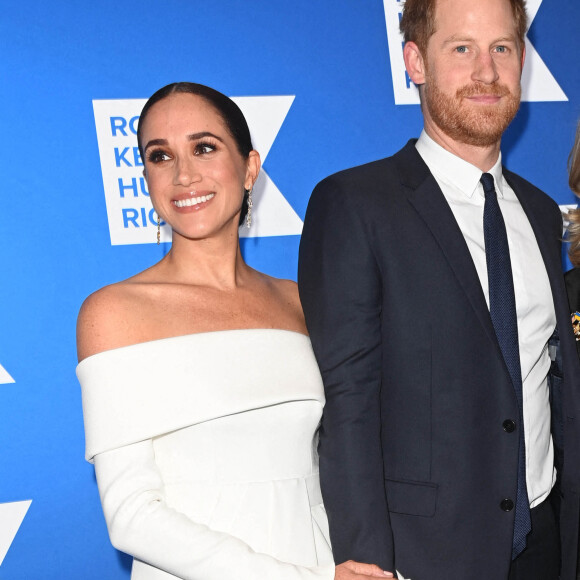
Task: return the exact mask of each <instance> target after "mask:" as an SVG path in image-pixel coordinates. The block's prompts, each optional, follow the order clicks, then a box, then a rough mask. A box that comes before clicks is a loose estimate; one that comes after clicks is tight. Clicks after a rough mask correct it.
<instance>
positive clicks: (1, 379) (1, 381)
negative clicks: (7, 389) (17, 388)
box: [0, 365, 15, 385]
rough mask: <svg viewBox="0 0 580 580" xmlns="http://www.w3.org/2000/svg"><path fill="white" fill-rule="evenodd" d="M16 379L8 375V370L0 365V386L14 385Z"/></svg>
mask: <svg viewBox="0 0 580 580" xmlns="http://www.w3.org/2000/svg"><path fill="white" fill-rule="evenodd" d="M14 382H15V381H14V379H13V378H12V377H11V376H10V375H9V374H8V372H7V371H6V369H5V368H4V367H3V366H2V365H0V385H5V384H8V383H14Z"/></svg>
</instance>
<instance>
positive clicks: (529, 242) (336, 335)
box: [298, 0, 580, 580]
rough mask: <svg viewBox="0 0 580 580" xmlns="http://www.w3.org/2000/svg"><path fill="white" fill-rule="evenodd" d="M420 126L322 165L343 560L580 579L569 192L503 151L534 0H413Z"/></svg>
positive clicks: (325, 342) (325, 304)
mask: <svg viewBox="0 0 580 580" xmlns="http://www.w3.org/2000/svg"><path fill="white" fill-rule="evenodd" d="M401 29H402V31H403V33H404V35H405V47H404V56H405V64H406V67H407V71H408V73H409V76H410V77H411V79H412V80H413V82H414V83H415V84H416V85H417V86H418V87H419V91H420V95H421V105H422V111H423V116H424V131H423V132H422V134H421V136H420V137H419V139H418V140H416V141H415V140H412V141H410V142H409V143H408V144H407V145H406V146H405V147H404V148H403V149H402V150H401V151H399V152H398V153H397V154H395V155H394V156H393V157H390V158H388V159H383V160H380V161H376V162H374V163H370V164H367V165H364V166H361V167H356V168H354V169H350V170H346V171H343V172H340V173H338V174H336V175H333V176H331V177H329V178H327V179H325V180H324V181H322V182H321V183H320V184H319V185H318V186H317V187H316V189H315V190H314V192H313V194H312V198H311V200H310V202H309V206H308V211H307V215H306V219H305V223H304V231H303V235H302V241H301V245H300V263H299V275H298V281H299V286H300V296H301V300H302V304H303V307H304V311H305V314H306V321H307V325H308V329H309V332H310V334H311V338H312V344H313V347H314V351H315V353H316V357H317V360H318V362H319V365H320V369H321V372H322V376H323V380H324V384H325V389H326V397H327V402H326V407H325V411H324V416H323V420H322V427H321V432H320V456H321V463H320V465H321V481H322V490H323V497H324V502H325V505H326V508H327V511H328V515H329V521H330V532H331V540H332V545H333V551H334V554H335V559H336V561H337V562H343V561H346V560H349V559H352V560H358V561H363V562H370V563H375V564H378V565H379V566H381V567H382V568H383V569H385V570H390V571H393V572H394V570H395V569H396V570H398V571H399V572H400V573H401V574H402V575H403V576H404V577H405V578H411V579H412V580H443V579H444V578H445V579H452V580H479V579H481V580H483V579H484V578H485V579H491V580H507V579H510V580H536V579H538V580H539V579H542V580H556V579H557V578H559V577H560V578H561V579H562V580H573V579H575V578H576V553H577V542H578V521H579V513H580V512H579V491H580V455H579V445H578V443H579V441H580V432H579V428H578V421H577V420H576V417H578V416H579V413H578V412H579V407H580V388H579V387H580V385H579V381H580V368H579V364H578V357H577V354H576V348H575V343H574V338H573V335H572V326H571V323H570V313H569V309H568V305H567V301H566V295H565V289H564V283H563V277H562V272H561V265H560V264H561V253H560V251H561V249H560V242H559V239H560V237H561V234H562V220H561V215H560V212H559V208H558V206H557V205H556V204H555V203H554V202H553V200H551V199H550V198H549V197H548V196H546V195H545V194H544V193H543V192H541V191H540V190H538V189H537V188H536V187H534V186H533V185H531V184H530V183H528V182H526V181H525V180H524V179H522V178H521V177H519V176H517V175H515V174H514V173H511V172H509V171H508V170H506V169H505V168H503V167H502V163H501V153H500V142H501V137H502V134H503V132H504V131H505V129H506V128H507V126H508V125H509V123H510V122H511V120H512V119H513V117H514V116H515V114H516V112H517V109H518V107H519V102H520V93H521V90H520V79H521V72H522V66H523V63H524V59H525V43H524V35H525V31H526V14H525V7H524V0H486V1H482V0H406V4H405V8H404V13H403V18H402V21H401Z"/></svg>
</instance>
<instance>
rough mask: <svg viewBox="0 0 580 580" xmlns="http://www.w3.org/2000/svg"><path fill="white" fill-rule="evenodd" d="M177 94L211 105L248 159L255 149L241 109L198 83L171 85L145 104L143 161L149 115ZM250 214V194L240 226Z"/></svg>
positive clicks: (155, 94) (243, 208) (243, 204)
mask: <svg viewBox="0 0 580 580" xmlns="http://www.w3.org/2000/svg"><path fill="white" fill-rule="evenodd" d="M175 93H188V94H190V95H196V96H198V97H201V98H202V99H204V100H205V101H206V102H207V103H208V104H209V105H211V106H212V107H213V108H214V109H215V111H216V113H217V114H218V115H219V116H220V117H221V118H222V120H223V122H224V124H225V126H226V128H227V130H228V132H229V134H230V135H231V136H232V137H233V139H234V141H235V142H236V145H237V147H238V151H239V152H240V154H241V156H242V157H243V158H244V159H247V158H248V156H249V155H250V151H252V150H253V149H254V147H253V146H252V138H251V136H250V129H249V128H248V123H247V122H246V118H245V117H244V114H243V113H242V111H241V110H240V107H238V105H236V103H234V101H232V100H231V99H230V98H229V97H226V96H225V95H224V94H222V93H220V92H219V91H216V90H215V89H212V88H211V87H207V86H205V85H200V84H198V83H187V82H181V83H171V84H170V85H167V86H165V87H163V88H161V89H159V90H158V91H157V92H155V93H153V95H151V97H150V98H149V100H148V101H147V102H146V103H145V106H144V107H143V110H142V111H141V116H140V117H139V126H138V127H137V144H138V146H139V153H140V154H141V159H143V160H144V159H145V157H144V156H143V146H142V142H141V134H142V128H143V125H144V122H145V119H146V118H147V115H148V114H149V110H150V109H151V107H152V106H153V105H154V104H155V103H158V102H159V101H162V100H163V99H165V98H167V97H169V96H170V95H173V94H175ZM247 213H248V192H247V191H246V194H245V195H244V201H243V202H242V212H241V214H240V225H241V224H242V223H243V222H244V220H245V219H246V214H247Z"/></svg>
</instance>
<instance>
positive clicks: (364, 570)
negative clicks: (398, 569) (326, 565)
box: [334, 560, 394, 580]
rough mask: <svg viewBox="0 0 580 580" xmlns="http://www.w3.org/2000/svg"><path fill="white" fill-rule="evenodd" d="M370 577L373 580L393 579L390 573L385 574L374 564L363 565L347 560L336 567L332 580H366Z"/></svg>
mask: <svg viewBox="0 0 580 580" xmlns="http://www.w3.org/2000/svg"><path fill="white" fill-rule="evenodd" d="M370 576H372V577H374V578H393V577H394V576H393V574H392V572H385V571H384V570H381V569H380V568H379V567H378V566H375V564H363V563H362V562H355V561H354V560H348V561H347V562H343V563H342V564H339V565H338V566H337V567H336V571H335V574H334V580H368V578H369V577H370Z"/></svg>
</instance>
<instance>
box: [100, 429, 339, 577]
mask: <svg viewBox="0 0 580 580" xmlns="http://www.w3.org/2000/svg"><path fill="white" fill-rule="evenodd" d="M95 470H96V474H97V482H98V486H99V492H100V495H101V502H102V505H103V511H104V514H105V519H106V521H107V527H108V529H109V536H110V538H111V542H112V544H113V546H115V548H117V549H119V550H121V551H123V552H126V553H128V554H130V555H132V556H134V557H135V558H137V559H139V560H141V561H143V562H146V563H148V564H151V565H152V566H155V567H156V568H160V569H162V570H165V571H166V572H168V573H170V574H173V575H175V576H178V577H179V578H183V579H185V580H227V579H228V578H232V579H233V578H235V579H236V580H255V579H256V578H276V580H332V579H333V578H334V565H333V564H328V565H325V566H317V567H313V568H306V567H301V566H295V565H293V564H288V563H285V562H281V561H279V560H276V559H275V558H273V557H272V556H269V555H266V554H260V553H256V552H254V551H253V550H252V549H251V548H250V546H248V545H247V544H246V543H244V542H243V541H242V540H240V539H238V538H236V537H234V536H231V535H228V534H225V533H222V532H217V531H214V530H211V529H210V528H208V527H207V526H206V525H203V524H200V523H197V522H194V521H192V520H191V519H190V518H188V517H187V516H185V515H184V514H182V513H179V512H178V511H176V510H174V509H172V508H170V507H169V506H168V505H167V503H166V501H165V495H164V490H163V481H162V479H161V476H160V473H159V471H158V468H157V465H156V463H155V457H154V451H153V443H152V441H151V440H147V441H142V442H140V443H135V444H132V445H127V446H126V447H122V448H120V449H116V450H114V451H108V452H106V453H101V454H99V455H97V456H96V457H95Z"/></svg>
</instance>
